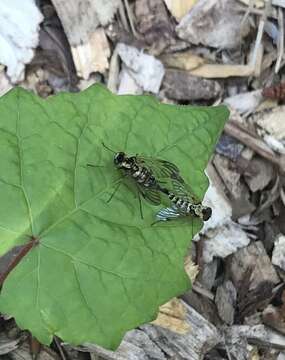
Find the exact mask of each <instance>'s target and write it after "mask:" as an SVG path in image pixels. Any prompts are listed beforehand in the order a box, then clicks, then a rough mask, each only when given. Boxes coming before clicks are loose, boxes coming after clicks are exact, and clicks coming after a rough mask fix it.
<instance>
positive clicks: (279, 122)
mask: <svg viewBox="0 0 285 360" xmlns="http://www.w3.org/2000/svg"><path fill="white" fill-rule="evenodd" d="M284 113H285V106H278V107H276V108H275V109H272V110H271V111H265V112H262V113H260V114H258V115H257V116H256V117H255V121H256V122H257V124H258V125H259V126H260V127H261V128H262V129H264V131H265V132H266V133H268V134H270V135H272V136H273V137H274V138H276V139H277V140H284V141H285V122H284Z"/></svg>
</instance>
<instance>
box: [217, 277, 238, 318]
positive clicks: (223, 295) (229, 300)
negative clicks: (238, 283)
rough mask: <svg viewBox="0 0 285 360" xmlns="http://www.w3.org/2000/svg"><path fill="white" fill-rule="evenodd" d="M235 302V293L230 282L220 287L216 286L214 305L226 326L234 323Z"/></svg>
mask: <svg viewBox="0 0 285 360" xmlns="http://www.w3.org/2000/svg"><path fill="white" fill-rule="evenodd" d="M236 300H237V291H236V288H235V287H234V285H233V283H232V282H231V281H225V282H224V283H223V284H222V285H220V286H218V288H217V292H216V297H215V303H216V306H217V309H218V313H219V315H220V318H221V319H223V321H224V322H225V323H226V324H228V325H232V324H233V323H234V315H235V305H236Z"/></svg>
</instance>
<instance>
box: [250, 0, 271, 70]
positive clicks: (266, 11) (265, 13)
mask: <svg viewBox="0 0 285 360" xmlns="http://www.w3.org/2000/svg"><path fill="white" fill-rule="evenodd" d="M270 9H271V0H267V1H265V8H264V10H263V15H262V17H261V19H260V21H259V25H258V31H257V35H256V41H255V45H254V50H253V55H252V59H251V62H250V65H251V66H252V67H253V68H255V66H256V62H257V55H258V52H259V48H260V46H261V40H262V36H263V33H264V26H265V23H266V20H267V17H268V15H269V12H270Z"/></svg>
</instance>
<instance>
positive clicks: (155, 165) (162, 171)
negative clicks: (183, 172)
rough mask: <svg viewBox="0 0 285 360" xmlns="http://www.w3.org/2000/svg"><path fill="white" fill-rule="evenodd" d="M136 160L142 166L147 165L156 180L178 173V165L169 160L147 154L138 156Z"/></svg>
mask: <svg viewBox="0 0 285 360" xmlns="http://www.w3.org/2000/svg"><path fill="white" fill-rule="evenodd" d="M137 160H138V161H139V162H140V163H141V164H142V165H143V166H145V167H147V168H148V169H149V170H150V171H151V172H152V173H153V174H154V176H155V177H156V178H157V179H158V180H159V179H160V178H168V177H171V176H175V175H176V174H177V175H178V174H179V169H178V167H177V166H176V165H174V164H173V163H171V162H169V161H166V160H161V159H156V158H154V157H148V156H139V157H137Z"/></svg>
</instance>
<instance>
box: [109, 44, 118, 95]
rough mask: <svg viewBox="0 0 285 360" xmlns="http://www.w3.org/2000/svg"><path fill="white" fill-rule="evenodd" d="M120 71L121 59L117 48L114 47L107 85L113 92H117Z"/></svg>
mask: <svg viewBox="0 0 285 360" xmlns="http://www.w3.org/2000/svg"><path fill="white" fill-rule="evenodd" d="M119 73H120V59H119V54H118V51H117V48H115V49H114V51H113V54H112V57H111V60H110V69H109V75H108V81H107V87H108V89H109V90H111V91H112V92H113V93H116V92H117V88H118V84H119Z"/></svg>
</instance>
